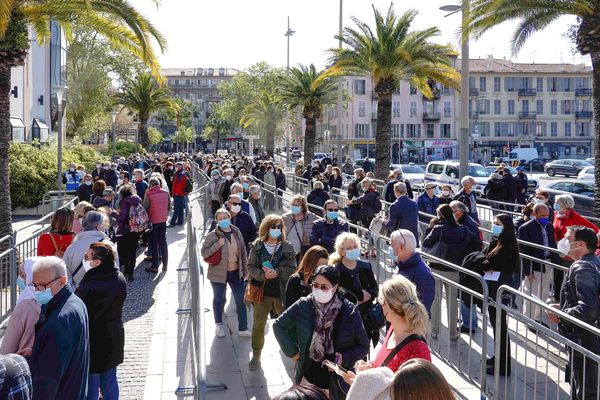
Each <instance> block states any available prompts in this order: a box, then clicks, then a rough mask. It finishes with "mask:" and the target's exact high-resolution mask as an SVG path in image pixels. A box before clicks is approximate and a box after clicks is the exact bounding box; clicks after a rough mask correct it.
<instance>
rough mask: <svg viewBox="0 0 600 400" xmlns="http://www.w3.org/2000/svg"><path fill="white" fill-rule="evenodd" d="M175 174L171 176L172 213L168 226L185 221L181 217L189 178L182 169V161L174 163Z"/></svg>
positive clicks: (181, 223)
mask: <svg viewBox="0 0 600 400" xmlns="http://www.w3.org/2000/svg"><path fill="white" fill-rule="evenodd" d="M175 170H176V171H175V175H174V177H173V190H172V195H173V215H172V216H171V220H170V221H169V227H174V226H175V225H183V223H184V222H185V221H184V219H183V210H184V208H185V201H186V198H187V195H188V192H187V191H186V186H187V182H188V180H189V179H190V177H189V176H188V174H187V172H184V170H183V163H181V162H178V163H177V164H175Z"/></svg>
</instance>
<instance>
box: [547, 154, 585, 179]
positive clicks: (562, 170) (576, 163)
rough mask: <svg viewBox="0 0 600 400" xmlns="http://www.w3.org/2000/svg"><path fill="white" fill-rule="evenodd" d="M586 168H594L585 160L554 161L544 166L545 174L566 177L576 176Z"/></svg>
mask: <svg viewBox="0 0 600 400" xmlns="http://www.w3.org/2000/svg"><path fill="white" fill-rule="evenodd" d="M585 167H593V165H592V164H590V163H589V162H587V161H584V160H568V159H567V160H554V161H552V162H550V163H548V164H546V165H544V172H545V173H547V174H548V176H555V175H564V176H565V177H567V178H568V177H569V176H576V175H577V174H579V172H580V171H581V170H582V169H583V168H585Z"/></svg>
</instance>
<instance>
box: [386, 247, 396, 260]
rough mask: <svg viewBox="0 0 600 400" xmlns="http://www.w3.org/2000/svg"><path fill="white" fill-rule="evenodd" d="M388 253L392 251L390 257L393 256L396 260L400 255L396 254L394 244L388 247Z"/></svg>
mask: <svg viewBox="0 0 600 400" xmlns="http://www.w3.org/2000/svg"><path fill="white" fill-rule="evenodd" d="M388 253H390V257H391V258H392V260H394V261H396V259H397V258H398V256H397V255H396V253H394V248H393V247H392V246H389V247H388Z"/></svg>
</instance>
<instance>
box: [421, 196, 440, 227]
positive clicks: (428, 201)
mask: <svg viewBox="0 0 600 400" xmlns="http://www.w3.org/2000/svg"><path fill="white" fill-rule="evenodd" d="M417 205H418V206H419V211H420V212H423V213H425V214H429V215H432V216H433V217H435V216H436V214H437V208H438V206H439V205H440V200H439V199H438V198H437V196H433V197H432V198H429V196H427V193H423V194H421V195H420V196H419V197H417ZM431 218H432V217H426V216H424V215H419V221H422V222H429V221H430V220H431Z"/></svg>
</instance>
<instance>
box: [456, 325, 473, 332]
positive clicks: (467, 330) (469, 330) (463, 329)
mask: <svg viewBox="0 0 600 400" xmlns="http://www.w3.org/2000/svg"><path fill="white" fill-rule="evenodd" d="M476 331H477V330H476V329H469V328H468V327H466V326H464V325H463V326H461V327H460V332H461V333H475V332H476Z"/></svg>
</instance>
